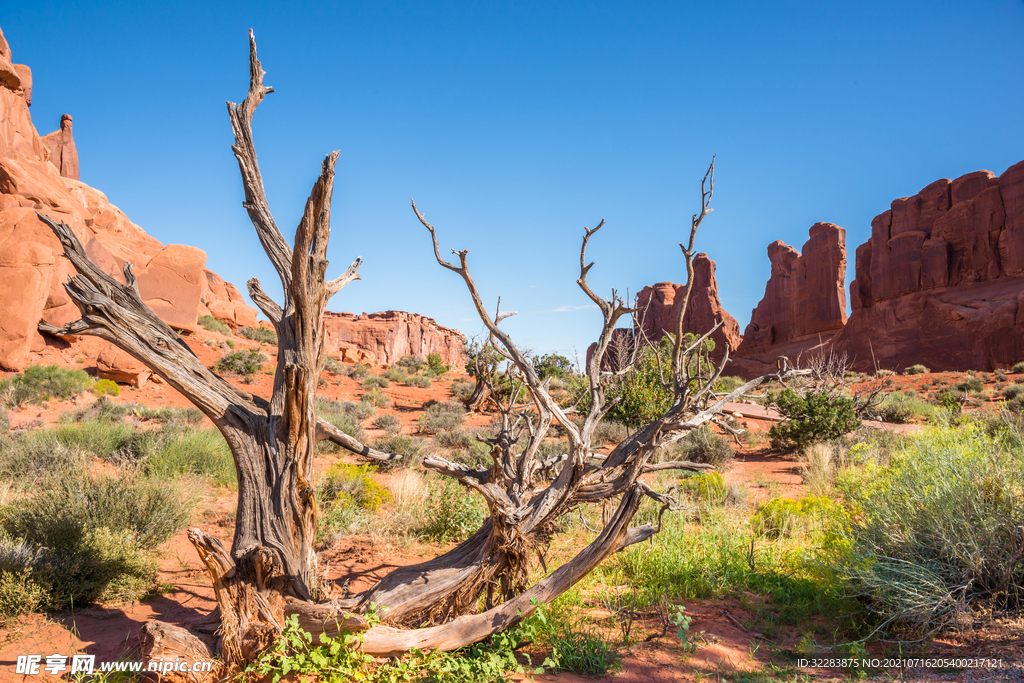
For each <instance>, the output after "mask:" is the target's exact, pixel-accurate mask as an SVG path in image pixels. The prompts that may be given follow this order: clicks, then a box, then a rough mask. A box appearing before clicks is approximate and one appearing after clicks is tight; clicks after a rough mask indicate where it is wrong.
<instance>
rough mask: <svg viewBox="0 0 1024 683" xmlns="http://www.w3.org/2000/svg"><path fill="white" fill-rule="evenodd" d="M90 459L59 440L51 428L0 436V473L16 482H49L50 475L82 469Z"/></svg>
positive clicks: (76, 448) (80, 451)
mask: <svg viewBox="0 0 1024 683" xmlns="http://www.w3.org/2000/svg"><path fill="white" fill-rule="evenodd" d="M90 459H91V458H90V455H89V454H88V453H86V452H85V451H83V450H82V449H80V448H78V447H72V448H68V447H67V446H64V445H63V444H61V443H60V442H59V441H57V439H56V437H55V436H54V434H53V432H52V431H34V432H22V433H20V434H12V435H11V437H10V438H6V439H0V477H2V478H3V479H4V480H6V481H9V482H11V483H14V484H17V485H19V486H22V485H24V486H28V485H33V486H38V485H42V484H46V483H48V480H49V478H50V477H61V476H64V475H66V474H67V473H73V472H81V471H84V470H85V469H86V467H88V466H89V462H90Z"/></svg>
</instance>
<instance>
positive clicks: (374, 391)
mask: <svg viewBox="0 0 1024 683" xmlns="http://www.w3.org/2000/svg"><path fill="white" fill-rule="evenodd" d="M360 403H365V404H366V405H369V406H373V407H374V408H387V407H388V406H389V405H391V399H390V398H388V395H387V394H385V393H384V390H383V389H381V388H380V387H371V388H370V390H369V391H367V392H366V393H365V394H363V397H362V398H361V399H360Z"/></svg>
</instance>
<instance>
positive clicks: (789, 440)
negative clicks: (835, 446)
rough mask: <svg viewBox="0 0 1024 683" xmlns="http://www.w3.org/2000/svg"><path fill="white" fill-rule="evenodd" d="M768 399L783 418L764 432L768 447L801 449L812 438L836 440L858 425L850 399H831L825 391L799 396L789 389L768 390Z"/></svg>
mask: <svg viewBox="0 0 1024 683" xmlns="http://www.w3.org/2000/svg"><path fill="white" fill-rule="evenodd" d="M768 402H770V403H771V404H773V405H775V406H776V407H777V408H778V410H779V412H780V413H782V415H783V416H784V417H785V418H786V421H785V422H780V423H779V424H776V425H773V426H772V428H771V430H769V432H768V435H769V437H770V439H771V444H772V448H790V447H796V448H801V447H803V446H806V445H808V444H811V443H814V442H815V441H829V440H831V439H838V438H839V437H841V436H842V435H844V434H848V433H849V432H852V431H853V430H854V429H856V428H858V427H860V424H861V423H860V419H859V418H858V417H857V413H856V409H855V407H854V402H853V400H852V399H849V398H844V397H836V398H831V397H829V396H828V394H826V393H825V392H817V391H812V392H808V393H807V394H806V395H805V396H801V395H800V394H798V393H796V392H795V391H793V390H792V389H783V390H782V391H781V392H777V393H776V392H769V394H768Z"/></svg>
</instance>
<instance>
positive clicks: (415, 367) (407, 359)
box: [395, 356, 427, 372]
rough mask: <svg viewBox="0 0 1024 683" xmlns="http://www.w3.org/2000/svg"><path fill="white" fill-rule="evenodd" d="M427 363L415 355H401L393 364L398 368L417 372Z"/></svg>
mask: <svg viewBox="0 0 1024 683" xmlns="http://www.w3.org/2000/svg"><path fill="white" fill-rule="evenodd" d="M426 364H427V361H425V360H423V359H422V358H418V357H416V356H402V357H401V358H400V359H399V361H398V362H397V363H395V365H397V366H398V367H400V368H408V369H410V370H412V371H413V372H419V369H420V368H422V367H423V366H424V365H426Z"/></svg>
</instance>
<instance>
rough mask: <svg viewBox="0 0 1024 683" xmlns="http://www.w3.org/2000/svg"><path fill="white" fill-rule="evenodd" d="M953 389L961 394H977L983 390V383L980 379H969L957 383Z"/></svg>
mask: <svg viewBox="0 0 1024 683" xmlns="http://www.w3.org/2000/svg"><path fill="white" fill-rule="evenodd" d="M953 388H954V389H956V390H957V391H961V392H963V393H965V394H966V393H971V394H977V393H978V392H980V391H981V390H982V389H984V388H985V381H984V380H983V379H982V378H981V377H971V378H970V379H966V380H964V381H962V382H957V383H956V384H954V385H953Z"/></svg>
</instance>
